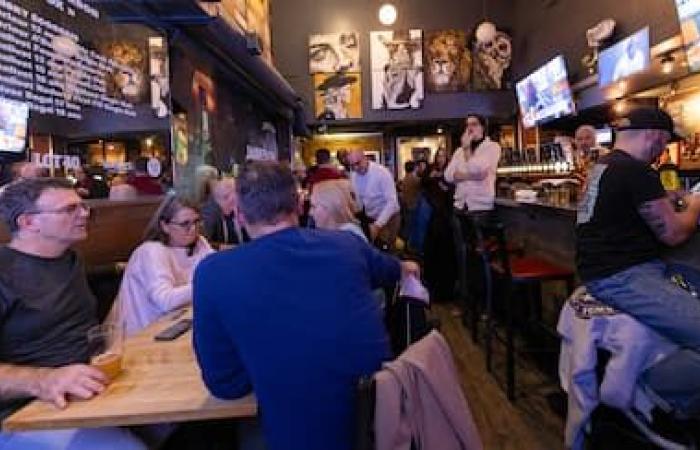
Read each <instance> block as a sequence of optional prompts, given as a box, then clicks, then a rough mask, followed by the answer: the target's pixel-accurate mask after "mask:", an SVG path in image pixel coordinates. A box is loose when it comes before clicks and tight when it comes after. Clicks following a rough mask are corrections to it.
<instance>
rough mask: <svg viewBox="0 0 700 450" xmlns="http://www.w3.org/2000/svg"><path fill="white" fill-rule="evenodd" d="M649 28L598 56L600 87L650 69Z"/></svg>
mask: <svg viewBox="0 0 700 450" xmlns="http://www.w3.org/2000/svg"><path fill="white" fill-rule="evenodd" d="M650 63H651V56H650V52H649V27H646V28H642V29H641V30H639V31H637V32H636V33H634V34H633V35H631V36H628V37H626V38H625V39H623V40H621V41H620V42H618V43H617V44H615V45H612V46H610V47H608V48H606V49H605V50H603V51H601V52H600V54H599V55H598V85H600V86H601V87H603V86H608V85H610V84H612V83H615V82H616V81H619V80H622V79H624V78H627V77H629V76H631V75H634V74H636V73H640V72H644V71H645V70H647V69H649V66H650Z"/></svg>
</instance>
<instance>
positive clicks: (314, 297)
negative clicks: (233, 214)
mask: <svg viewBox="0 0 700 450" xmlns="http://www.w3.org/2000/svg"><path fill="white" fill-rule="evenodd" d="M236 189H237V195H238V208H239V216H238V217H239V219H240V220H241V221H242V222H244V224H245V226H246V228H247V230H248V232H249V234H250V235H251V237H252V238H253V241H252V242H250V243H249V244H247V245H244V246H241V247H239V248H237V249H235V250H232V251H226V252H222V253H218V254H216V255H212V256H211V257H209V258H207V259H206V260H205V261H203V262H202V263H201V264H200V265H199V267H198V269H197V271H196V273H195V278H194V345H195V350H196V354H197V359H198V361H199V365H200V367H201V369H202V376H203V378H204V382H205V383H206V385H207V387H208V388H209V390H210V391H211V392H212V393H213V394H214V395H215V396H217V397H221V398H229V399H230V398H237V397H241V396H243V395H246V394H248V393H250V392H251V391H255V394H256V396H257V398H258V402H259V405H260V410H261V418H262V424H263V431H264V434H265V440H266V442H267V446H268V448H269V450H292V449H295V450H345V449H347V450H350V449H351V448H352V444H353V431H354V419H355V417H354V416H355V408H354V392H355V387H356V385H357V381H358V379H359V378H360V377H361V376H362V375H368V374H371V373H373V372H375V371H377V370H378V369H379V368H380V365H381V363H382V361H385V360H386V359H388V358H389V357H390V351H389V342H388V337H387V335H386V331H385V329H384V325H383V321H382V311H381V310H380V308H379V306H378V304H377V302H376V301H375V298H374V296H373V294H372V291H373V289H375V288H377V287H380V286H387V285H392V284H394V283H396V282H397V281H398V280H399V278H400V277H401V275H402V274H404V275H406V274H408V273H413V274H417V272H418V267H417V265H415V264H414V263H411V262H399V261H398V260H397V259H395V258H393V257H391V256H389V255H386V254H383V253H380V252H379V251H377V250H375V249H373V248H372V247H371V246H369V245H367V244H366V243H365V242H363V241H362V240H361V239H360V238H359V237H356V236H354V235H352V234H351V233H349V232H343V231H321V230H308V229H303V228H299V227H298V222H297V214H298V209H299V208H298V204H299V202H298V196H297V195H298V194H297V187H296V185H295V182H294V178H293V177H292V173H291V171H290V170H289V169H287V168H284V167H282V166H280V165H278V164H276V163H251V164H249V165H247V166H246V168H244V170H243V173H242V174H241V175H240V177H239V179H238V181H237V187H236Z"/></svg>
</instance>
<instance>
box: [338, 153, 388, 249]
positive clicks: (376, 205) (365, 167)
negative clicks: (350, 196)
mask: <svg viewBox="0 0 700 450" xmlns="http://www.w3.org/2000/svg"><path fill="white" fill-rule="evenodd" d="M348 165H349V167H350V170H352V175H351V177H350V179H351V181H352V187H353V189H354V191H355V195H356V196H357V201H358V203H359V206H360V208H361V210H362V212H363V213H364V215H365V216H366V218H367V220H368V221H369V234H370V239H371V240H372V241H373V242H375V243H377V244H383V245H386V246H388V247H389V248H393V246H394V243H395V241H396V236H397V235H398V234H399V228H400V227H401V216H400V214H399V211H400V209H401V208H400V206H399V198H398V194H397V193H396V184H395V183H394V178H393V177H392V175H391V172H389V169H387V168H386V167H384V166H382V165H381V164H377V163H375V162H373V161H370V160H368V159H367V156H366V155H365V154H364V152H363V151H362V150H353V151H352V152H350V154H349V155H348Z"/></svg>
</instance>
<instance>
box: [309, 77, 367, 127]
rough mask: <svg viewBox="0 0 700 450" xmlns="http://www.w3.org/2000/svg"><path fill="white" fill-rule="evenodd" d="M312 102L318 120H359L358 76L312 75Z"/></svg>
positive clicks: (360, 100) (360, 103) (360, 91)
mask: <svg viewBox="0 0 700 450" xmlns="http://www.w3.org/2000/svg"><path fill="white" fill-rule="evenodd" d="M314 100H315V101H314V103H315V107H316V109H315V112H316V119H318V120H341V119H361V118H362V89H361V85H360V74H359V73H357V72H354V73H353V72H349V73H345V72H338V73H333V74H325V73H317V74H316V75H314Z"/></svg>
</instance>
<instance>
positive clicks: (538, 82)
mask: <svg viewBox="0 0 700 450" xmlns="http://www.w3.org/2000/svg"><path fill="white" fill-rule="evenodd" d="M515 90H516V93H517V95H518V104H519V105H520V113H521V115H522V117H523V126H525V127H526V128H530V127H533V126H535V125H537V124H541V123H544V122H546V121H548V120H552V119H556V118H559V117H562V116H565V115H568V114H573V113H574V99H573V96H572V95H571V87H570V86H569V80H568V77H567V73H566V64H564V58H563V57H562V56H561V55H559V56H557V57H556V58H554V59H552V60H551V61H549V62H548V63H547V64H545V65H544V66H542V67H540V68H539V69H537V70H536V71H535V72H533V73H531V74H530V75H528V76H527V77H525V78H524V79H522V80H520V81H519V82H518V83H517V84H516V85H515Z"/></svg>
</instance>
